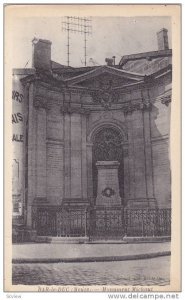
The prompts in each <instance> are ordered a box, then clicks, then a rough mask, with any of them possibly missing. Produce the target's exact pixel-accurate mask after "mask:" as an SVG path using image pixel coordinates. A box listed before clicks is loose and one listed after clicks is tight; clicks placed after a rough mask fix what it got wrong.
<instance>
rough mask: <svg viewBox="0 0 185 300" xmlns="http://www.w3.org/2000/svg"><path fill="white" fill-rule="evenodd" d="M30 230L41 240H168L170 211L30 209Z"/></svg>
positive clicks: (51, 207)
mask: <svg viewBox="0 0 185 300" xmlns="http://www.w3.org/2000/svg"><path fill="white" fill-rule="evenodd" d="M32 228H33V229H35V230H36V231H37V234H38V235H44V236H47V235H49V236H66V237H68V236H89V237H90V238H97V239H107V238H123V237H126V236H128V237H129V236H132V237H134V236H138V237H139V236H140V237H155V236H170V235H171V209H167V208H166V209H126V208H125V209H121V208H108V207H96V208H89V209H84V208H83V207H81V208H66V207H54V206H47V207H36V206H34V207H33V214H32Z"/></svg>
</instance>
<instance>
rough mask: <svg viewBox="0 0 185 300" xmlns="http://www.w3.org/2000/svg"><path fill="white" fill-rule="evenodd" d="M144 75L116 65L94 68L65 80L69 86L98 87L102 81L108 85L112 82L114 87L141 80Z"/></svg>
mask: <svg viewBox="0 0 185 300" xmlns="http://www.w3.org/2000/svg"><path fill="white" fill-rule="evenodd" d="M143 79H144V76H142V75H139V74H134V73H130V72H126V71H123V70H121V69H117V68H114V67H109V66H103V67H97V68H95V69H93V70H90V71H88V72H85V73H83V74H80V75H78V76H74V77H71V78H69V79H67V80H65V82H66V83H67V85H68V86H81V87H88V88H90V87H91V88H97V85H102V83H103V84H104V85H105V83H106V84H107V86H108V85H109V84H110V83H111V84H112V86H113V87H118V86H121V85H124V84H125V85H126V84H131V83H136V82H140V81H142V80H143Z"/></svg>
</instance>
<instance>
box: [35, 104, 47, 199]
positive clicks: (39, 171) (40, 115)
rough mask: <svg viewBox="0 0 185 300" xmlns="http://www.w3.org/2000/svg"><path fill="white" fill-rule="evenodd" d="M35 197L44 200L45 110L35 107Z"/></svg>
mask: <svg viewBox="0 0 185 300" xmlns="http://www.w3.org/2000/svg"><path fill="white" fill-rule="evenodd" d="M36 118H37V122H36V123H37V130H36V139H37V145H36V198H44V199H45V200H46V110H45V108H43V107H39V108H37V112H36Z"/></svg>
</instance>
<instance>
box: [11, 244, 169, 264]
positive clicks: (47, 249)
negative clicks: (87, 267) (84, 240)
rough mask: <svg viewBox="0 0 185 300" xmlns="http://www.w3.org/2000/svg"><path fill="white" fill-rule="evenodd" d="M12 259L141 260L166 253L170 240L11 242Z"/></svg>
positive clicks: (35, 260)
mask: <svg viewBox="0 0 185 300" xmlns="http://www.w3.org/2000/svg"><path fill="white" fill-rule="evenodd" d="M12 253H13V262H16V263H21V262H22V263H23V262H24V263H25V262H32V263H33V262H75V261H79V262H80V261H81V262H83V261H111V260H129V259H143V258H151V257H157V256H162V255H170V243H169V242H164V243H141V244H19V245H17V244H15V245H13V250H12Z"/></svg>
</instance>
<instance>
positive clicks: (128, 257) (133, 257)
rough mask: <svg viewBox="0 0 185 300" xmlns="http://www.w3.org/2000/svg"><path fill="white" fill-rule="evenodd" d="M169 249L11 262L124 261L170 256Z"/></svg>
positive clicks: (15, 262)
mask: <svg viewBox="0 0 185 300" xmlns="http://www.w3.org/2000/svg"><path fill="white" fill-rule="evenodd" d="M170 255H171V251H164V252H156V253H147V254H135V255H124V256H103V257H76V258H20V259H19V258H13V259H12V263H13V264H26V263H29V264H32V263H47V264H48V263H78V262H105V261H106V262H107V261H126V260H138V259H148V258H155V257H160V256H170Z"/></svg>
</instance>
